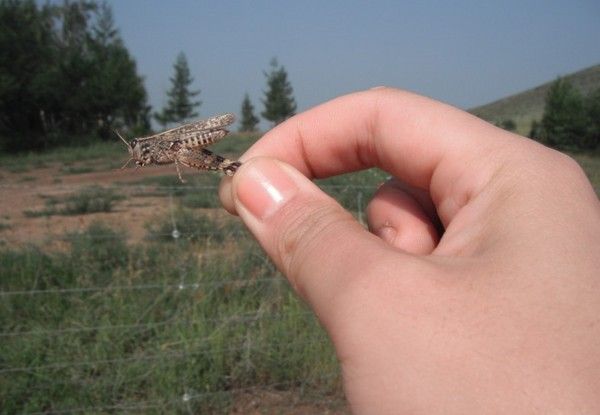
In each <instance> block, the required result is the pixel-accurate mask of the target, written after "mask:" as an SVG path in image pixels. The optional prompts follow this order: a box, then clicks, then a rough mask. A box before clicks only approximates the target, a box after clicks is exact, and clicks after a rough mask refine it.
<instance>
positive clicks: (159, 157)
mask: <svg viewBox="0 0 600 415" xmlns="http://www.w3.org/2000/svg"><path fill="white" fill-rule="evenodd" d="M234 119H235V117H234V115H233V114H222V115H217V116H215V117H211V118H208V119H206V120H201V121H196V122H192V123H190V124H185V125H182V126H179V127H175V128H172V129H170V130H167V131H163V132H162V133H159V134H154V135H151V136H148V137H141V138H134V139H133V140H131V141H130V142H127V141H126V140H125V139H124V138H123V137H122V136H121V134H119V132H118V131H116V130H115V133H116V134H117V136H119V138H120V139H121V140H122V141H123V142H124V143H125V145H126V146H127V150H129V155H130V158H129V160H127V162H126V163H125V164H124V165H123V167H121V168H122V169H124V168H125V167H127V165H128V164H129V162H131V161H135V164H136V168H138V167H142V166H147V165H149V164H171V163H175V169H176V170H177V176H178V177H179V180H181V182H182V183H185V180H183V178H182V177H181V171H180V170H179V164H182V165H184V166H187V167H193V168H195V169H198V170H218V171H222V172H223V173H225V174H226V175H228V176H233V174H234V173H235V172H236V171H237V169H238V167H240V165H241V163H240V162H239V161H232V160H229V159H226V158H224V157H221V156H219V155H217V154H215V153H213V152H212V151H210V150H207V149H206V148H205V147H206V146H209V145H211V144H214V143H216V142H217V141H219V140H221V139H222V138H223V137H225V136H226V135H227V133H228V132H229V131H227V130H226V129H225V127H226V126H228V125H229V124H231V123H232V122H233V121H234Z"/></svg>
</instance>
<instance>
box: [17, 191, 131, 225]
mask: <svg viewBox="0 0 600 415" xmlns="http://www.w3.org/2000/svg"><path fill="white" fill-rule="evenodd" d="M40 197H42V198H44V199H45V207H44V209H41V210H25V211H23V214H24V215H25V216H27V217H30V218H34V217H40V216H52V215H85V214H87V213H97V212H112V210H113V209H114V205H115V202H117V201H118V200H122V199H124V196H123V195H120V194H118V193H116V192H115V191H114V190H113V189H110V188H104V187H100V186H90V187H85V188H83V189H81V190H78V191H77V192H74V193H71V194H69V195H67V196H62V197H56V196H43V195H42V196H40Z"/></svg>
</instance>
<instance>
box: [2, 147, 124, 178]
mask: <svg viewBox="0 0 600 415" xmlns="http://www.w3.org/2000/svg"><path fill="white" fill-rule="evenodd" d="M123 147H124V146H123V143H121V142H120V141H114V142H112V141H109V142H105V141H93V142H92V143H90V144H87V145H83V146H70V147H58V148H54V149H52V150H49V151H45V152H28V153H20V154H0V165H2V166H3V167H4V168H6V169H7V170H9V171H10V172H13V173H22V172H26V171H30V170H33V169H40V168H45V167H48V166H49V165H50V164H55V163H60V164H67V165H70V164H74V163H78V162H84V161H89V160H95V159H104V160H110V159H112V158H114V156H115V154H121V153H123V151H124V149H123ZM123 159H125V155H123Z"/></svg>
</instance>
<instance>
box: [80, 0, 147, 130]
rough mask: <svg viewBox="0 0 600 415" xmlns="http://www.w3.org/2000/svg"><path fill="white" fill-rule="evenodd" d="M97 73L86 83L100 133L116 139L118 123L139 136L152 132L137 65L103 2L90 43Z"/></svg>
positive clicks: (89, 104)
mask: <svg viewBox="0 0 600 415" xmlns="http://www.w3.org/2000/svg"><path fill="white" fill-rule="evenodd" d="M89 43H90V46H89V49H90V56H91V61H92V66H93V67H94V68H95V70H94V71H93V72H92V74H91V75H90V77H89V79H88V81H87V82H86V88H85V91H86V92H87V95H88V96H87V97H86V98H87V99H86V102H87V103H88V104H87V105H88V106H89V109H90V112H91V113H92V114H93V115H92V116H93V117H94V121H95V122H96V123H98V124H99V125H98V126H97V129H98V133H99V135H100V136H101V137H103V138H108V139H114V135H113V133H112V130H113V128H114V125H115V123H121V122H123V123H124V124H126V125H127V126H129V127H130V128H131V129H132V130H134V131H135V132H136V133H137V134H143V133H146V132H148V130H149V124H150V123H149V119H148V112H149V107H148V104H147V95H146V90H145V88H144V82H143V79H142V78H141V77H140V76H138V75H137V70H136V64H135V61H134V60H133V58H131V56H130V55H129V52H128V51H127V49H126V48H125V45H124V43H123V41H122V39H121V37H120V36H119V32H118V30H117V29H116V28H115V24H114V19H113V14H112V10H111V8H110V7H109V6H108V5H107V4H106V3H102V4H101V5H100V7H99V9H98V13H97V19H96V22H95V25H94V26H93V27H92V34H91V36H90V40H89Z"/></svg>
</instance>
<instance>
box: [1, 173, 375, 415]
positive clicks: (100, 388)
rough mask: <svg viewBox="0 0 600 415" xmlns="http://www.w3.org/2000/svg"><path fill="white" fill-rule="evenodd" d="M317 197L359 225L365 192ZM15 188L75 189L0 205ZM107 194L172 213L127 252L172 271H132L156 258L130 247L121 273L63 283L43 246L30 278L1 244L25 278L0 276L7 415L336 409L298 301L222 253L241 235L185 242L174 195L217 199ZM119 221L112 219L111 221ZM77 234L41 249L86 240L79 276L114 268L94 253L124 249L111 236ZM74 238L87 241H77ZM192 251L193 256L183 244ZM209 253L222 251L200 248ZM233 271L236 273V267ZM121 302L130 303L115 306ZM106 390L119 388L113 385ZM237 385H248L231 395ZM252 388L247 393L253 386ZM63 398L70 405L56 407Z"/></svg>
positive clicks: (122, 189)
mask: <svg viewBox="0 0 600 415" xmlns="http://www.w3.org/2000/svg"><path fill="white" fill-rule="evenodd" d="M323 187H324V188H325V189H326V190H328V191H332V192H338V193H340V192H341V193H343V194H344V195H346V196H348V197H346V201H347V202H348V201H349V203H350V204H352V205H353V206H354V207H355V209H354V211H355V213H356V214H357V217H358V219H359V220H361V221H362V217H363V212H364V206H363V205H364V200H365V196H364V194H365V193H367V192H368V191H372V188H371V187H369V186H356V185H354V186H349V185H339V186H338V185H329V186H323ZM16 189H18V190H19V191H20V192H22V193H25V194H31V195H36V196H40V197H42V198H52V197H60V196H62V195H65V194H69V193H73V192H77V191H78V190H79V189H81V187H80V186H69V185H56V186H47V187H44V188H40V187H36V186H31V187H28V186H16V185H7V184H3V185H0V192H10V191H12V190H16ZM106 189H109V190H111V191H114V192H118V193H119V194H121V195H124V196H127V197H140V195H144V193H152V194H154V192H159V193H161V196H162V197H164V196H166V197H168V202H167V203H166V205H165V204H163V205H162V207H163V208H165V207H166V208H167V210H168V217H167V218H166V222H167V223H168V225H165V226H163V227H162V228H160V229H159V230H155V231H154V232H152V233H150V234H149V235H147V236H146V237H145V238H144V239H143V240H142V241H140V242H139V243H137V244H136V248H138V245H139V246H140V247H141V246H142V245H143V244H159V245H157V246H158V248H155V249H156V252H157V254H156V255H157V256H160V258H163V257H162V256H161V255H164V256H165V258H166V259H164V261H163V262H165V264H164V265H165V267H166V268H167V270H164V269H162V268H161V266H162V265H163V264H162V263H161V261H160V260H159V261H158V263H157V265H156V267H158V268H160V269H158V270H156V271H154V272H152V271H150V272H148V271H147V270H146V269H143V270H142V271H139V270H138V269H137V268H136V267H138V265H136V264H137V263H136V261H139V258H138V257H137V256H139V255H142V257H143V259H144V261H151V260H152V254H151V251H148V252H146V251H144V249H145V248H139V250H140V251H134V250H132V251H131V252H130V253H129V254H128V255H127V257H126V259H124V260H123V261H124V262H122V263H118V265H117V266H116V268H115V270H116V271H115V270H113V269H112V268H110V267H108V266H107V267H108V268H107V269H106V270H104V269H103V268H102V265H103V264H102V263H100V264H99V265H98V267H99V269H100V271H99V270H98V269H96V268H93V267H91V266H90V269H89V270H88V269H87V268H85V267H83V268H82V269H81V272H89V275H87V274H85V273H82V274H81V275H73V273H66V274H64V275H62V274H60V273H53V272H52V271H48V270H47V269H46V268H45V267H46V266H48V261H50V262H51V263H52V261H53V260H52V258H53V257H52V254H51V253H50V254H47V253H45V252H44V249H43V248H44V247H43V246H41V247H40V248H39V249H40V252H41V254H40V255H42V256H40V258H37V257H34V259H32V260H31V261H33V262H35V260H39V261H40V263H39V265H38V266H36V265H35V264H34V265H32V263H29V262H27V261H28V260H23V264H22V267H23V269H18V268H17V265H16V264H18V261H19V260H18V259H16V258H17V256H15V255H16V254H15V249H16V248H12V247H11V246H12V245H13V244H14V245H15V246H16V245H17V244H18V243H20V242H22V240H20V239H18V238H11V237H6V236H3V235H2V234H0V242H3V244H4V247H5V249H7V250H8V251H7V252H8V254H6V257H5V258H3V259H2V260H3V263H2V264H3V266H5V267H6V269H11V270H15V271H14V272H17V273H19V275H20V274H21V273H22V274H23V275H26V274H27V275H30V274H31V275H32V276H31V277H29V278H23V279H21V278H17V275H16V274H15V275H12V274H10V272H12V271H8V273H4V274H0V275H4V276H5V277H4V278H3V279H4V280H0V402H4V404H0V408H4V409H3V410H2V412H4V410H7V411H9V412H10V411H11V410H15V412H19V413H29V414H71V413H73V414H74V413H99V412H147V411H150V412H156V413H162V412H164V411H168V412H170V411H172V410H175V412H179V413H198V412H202V411H203V410H205V409H206V410H208V411H213V410H219V408H220V409H224V410H225V409H226V408H231V407H232V406H231V405H235V402H234V401H235V397H236V396H238V395H240V394H257V396H260V394H261V393H262V392H265V391H270V390H276V391H278V392H279V393H287V392H290V393H292V392H293V393H294V396H295V398H294V399H295V401H294V400H292V401H289V402H287V404H288V407H289V408H291V407H293V406H294V402H305V401H303V400H302V398H301V396H304V394H306V393H307V392H309V393H308V395H307V396H309V395H310V396H311V397H310V398H309V404H310V405H312V407H313V408H317V407H320V408H322V409H323V410H325V408H329V407H334V406H336V407H337V406H339V405H340V403H341V402H343V399H342V397H341V395H340V393H339V373H338V369H337V365H336V364H335V357H334V355H333V352H332V350H331V347H330V345H329V343H328V340H327V338H326V336H325V335H324V333H323V332H322V330H321V329H320V328H319V326H318V323H317V322H316V320H315V319H314V316H313V315H312V313H311V312H310V311H309V310H308V309H307V308H306V307H305V306H304V305H302V304H301V303H300V302H299V301H298V300H297V299H296V298H295V297H294V295H293V294H292V293H291V291H290V290H289V288H287V286H286V283H285V279H284V278H283V277H282V276H281V275H278V274H277V273H276V272H275V270H274V267H273V266H272V265H271V264H270V262H269V261H268V259H267V258H266V257H265V256H264V255H263V254H258V253H256V252H254V251H256V244H255V243H254V245H253V246H254V247H251V248H241V249H238V250H237V251H236V249H235V248H231V247H228V246H227V245H224V242H223V241H222V240H223V239H226V240H227V241H233V245H234V246H235V247H237V246H238V245H240V244H253V242H252V241H251V240H252V238H251V237H250V236H249V234H248V233H247V232H246V231H244V230H243V229H242V228H241V227H238V228H237V229H233V228H232V229H227V230H226V231H223V230H222V229H208V230H197V229H196V230H189V229H186V228H185V226H183V225H182V224H181V223H180V218H179V217H178V215H179V214H180V211H179V209H180V196H181V193H178V192H184V193H185V192H216V189H217V188H216V186H209V185H206V186H204V185H201V186H198V185H194V186H191V185H180V186H162V185H147V186H146V185H135V186H130V185H129V186H128V185H123V186H110V187H108V188H106ZM122 213H123V212H122V211H116V212H114V213H113V214H114V215H115V218H118V217H119V215H121V214H122ZM50 218H51V216H50ZM113 222H116V221H114V220H113ZM117 230H118V229H117ZM85 232H86V231H81V229H80V230H78V231H76V232H74V233H71V234H68V233H67V234H63V235H49V236H48V237H47V238H45V239H44V244H46V245H48V246H50V245H52V243H54V242H61V243H71V244H76V243H81V241H82V240H85V241H87V242H89V244H90V245H89V246H88V247H87V248H86V249H88V250H83V251H78V252H79V255H81V256H82V259H81V261H82V263H83V264H84V265H86V262H85V261H86V259H84V258H83V257H86V255H90V256H92V257H93V258H96V256H98V257H99V258H101V259H102V258H104V260H105V261H107V262H110V261H111V260H115V257H114V255H113V256H111V254H110V253H109V254H106V253H103V251H102V250H109V251H110V248H111V246H113V245H114V246H117V245H118V244H120V243H122V242H123V241H126V239H124V236H123V235H122V234H120V233H119V232H113V233H110V232H109V233H99V234H93V233H89V232H88V233H87V234H86V233H85ZM77 237H81V238H83V239H74V238H77ZM189 241H194V243H195V244H193V245H189V244H188V242H189ZM208 241H218V242H214V243H211V244H210V246H209V245H206V243H207V242H208ZM161 244H162V245H161ZM169 244H171V245H169ZM73 246H75V245H73ZM1 247H2V246H1V245H0V248H1ZM209 248H210V249H209ZM72 249H75V248H72ZM78 249H79V248H78ZM232 250H233V251H232ZM238 251H241V253H240V252H238ZM140 252H142V254H140ZM144 252H146V253H144ZM164 252H168V253H169V255H166V254H164ZM257 252H258V251H257ZM11 255H12V256H11ZM30 255H35V251H34V253H32V254H30ZM43 255H48V256H49V258H50V259H48V258H47V257H45V256H43ZM102 255H104V256H102ZM236 255H237V256H238V257H239V256H241V257H242V260H239V259H236V258H237V257H236ZM244 255H245V256H244ZM36 258H37V259H36ZM64 258H68V259H64V261H76V260H77V259H78V258H77V257H64ZM44 261H46V262H44ZM56 261H57V262H58V263H59V264H60V260H56ZM236 261H242V262H241V263H240V265H236V264H237V263H236ZM244 261H246V262H244ZM55 265H56V264H55ZM236 266H238V267H239V268H238V269H235V267H236ZM171 268H172V269H171ZM220 268H224V270H219V269H220ZM113 271H114V272H113ZM2 272H4V271H2V270H0V273H2ZM140 272H141V274H140ZM28 273H29V274H28ZM98 281H102V283H98ZM94 282H96V283H94ZM249 289H250V290H252V291H247V290H249ZM125 293H127V297H123V294H125ZM178 293H186V296H177V294H178ZM115 304H116V305H115ZM2 316H4V317H2ZM132 317H133V318H132ZM161 317H162V318H161ZM195 327H201V329H199V330H197V331H196V330H195ZM63 350H64V351H63ZM182 362H183V363H184V366H181V363H182ZM186 362H188V363H189V364H188V366H189V367H186V365H185V363H186ZM140 366H141V368H140ZM108 368H110V369H108ZM144 368H145V371H144V370H143V369H144ZM213 372H214V373H213ZM163 373H164V374H165V375H164V377H163V378H161V376H162V374H163ZM114 377H117V378H118V379H119V380H118V382H116V383H114V382H113V378H114ZM157 378H158V379H157ZM252 379H254V381H252ZM274 379H275V381H274ZM282 379H283V380H282ZM236 382H237V383H238V385H239V384H241V385H243V386H242V387H239V386H232V385H234V384H235V383H236ZM249 382H252V383H253V384H251V385H249V386H248V383H249ZM161 383H162V384H165V385H168V386H167V387H165V390H164V391H163V392H154V393H156V395H155V396H152V392H151V391H153V390H156V388H158V386H157V385H159V384H161ZM117 385H118V386H117ZM314 385H318V386H317V387H315V386H314ZM319 385H320V386H319ZM323 385H327V386H326V387H325V386H323ZM332 385H333V386H332ZM142 388H143V390H142ZM202 389H209V390H207V391H201V390H202ZM177 390H178V391H181V392H180V393H176V391H177ZM61 393H63V394H67V395H66V397H65V398H61V397H60V396H61V395H60V394H61ZM69 394H70V395H69ZM138 396H146V398H138ZM221 398H222V399H221ZM215 399H216V400H215ZM232 399H233V401H232ZM213 400H215V401H214V402H213ZM204 401H207V402H204ZM209 401H210V402H209ZM73 403H75V404H73ZM77 403H79V405H78V404H77ZM204 404H206V405H207V406H204ZM198 405H200V406H198ZM223 405H224V406H223ZM36 408H37V409H36ZM242 411H243V410H242Z"/></svg>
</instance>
